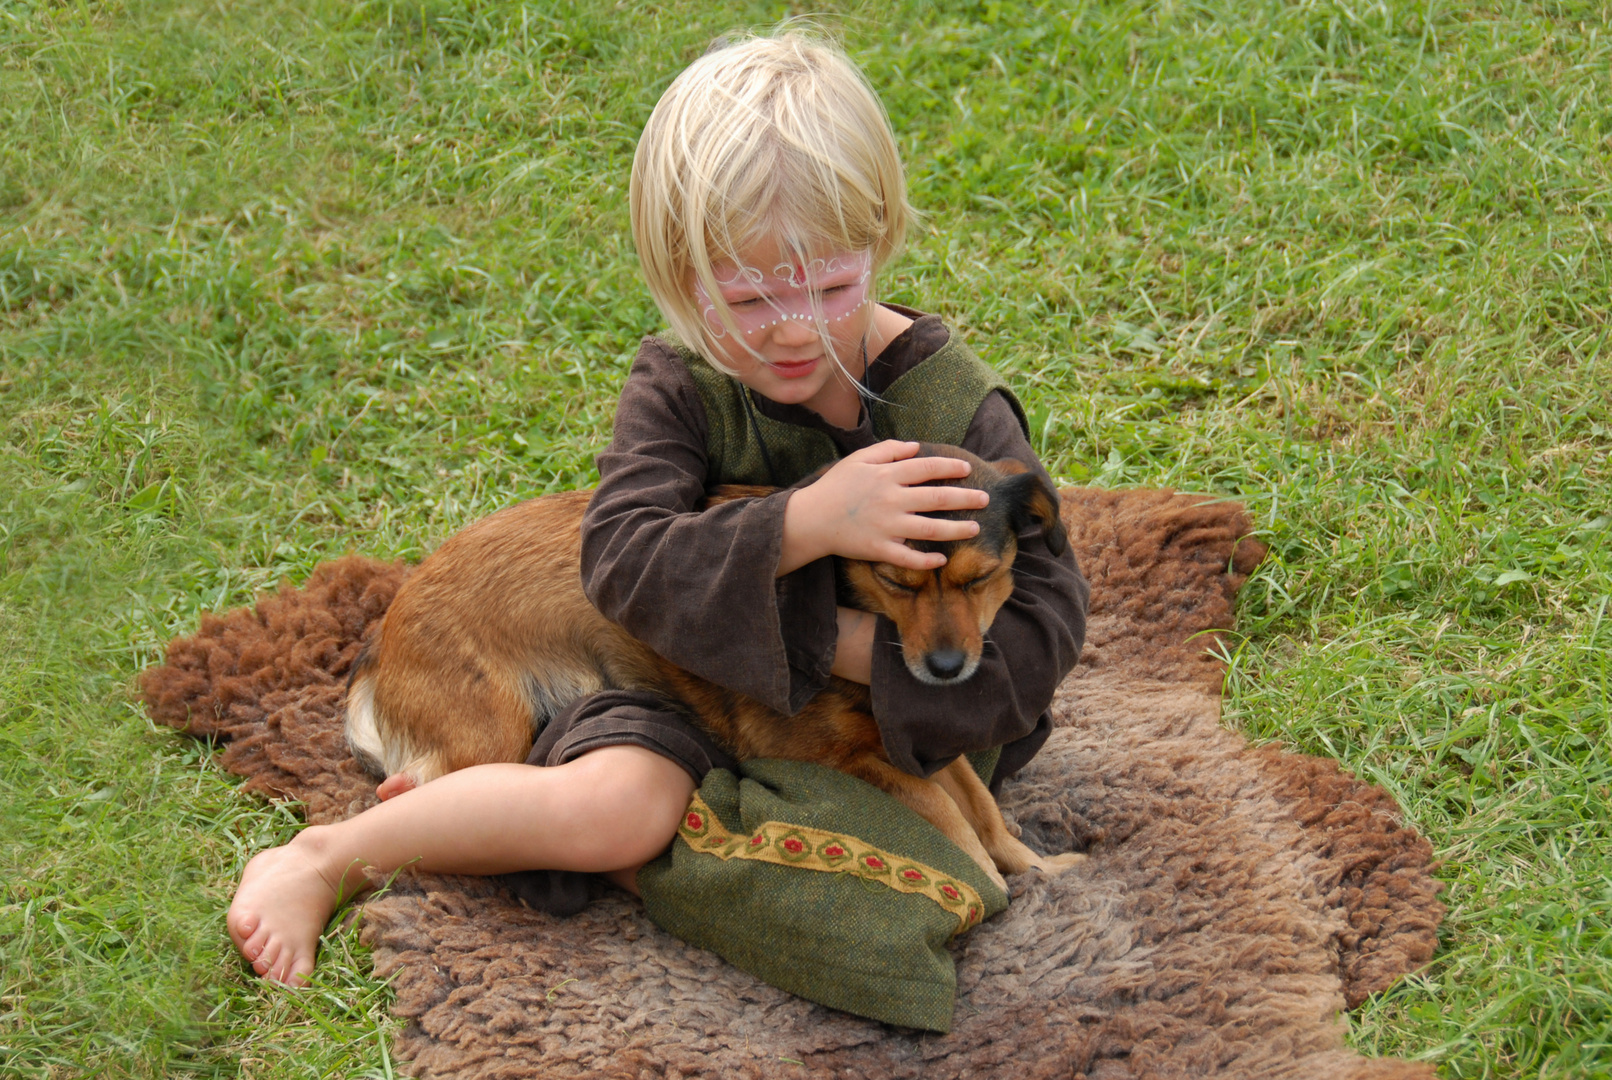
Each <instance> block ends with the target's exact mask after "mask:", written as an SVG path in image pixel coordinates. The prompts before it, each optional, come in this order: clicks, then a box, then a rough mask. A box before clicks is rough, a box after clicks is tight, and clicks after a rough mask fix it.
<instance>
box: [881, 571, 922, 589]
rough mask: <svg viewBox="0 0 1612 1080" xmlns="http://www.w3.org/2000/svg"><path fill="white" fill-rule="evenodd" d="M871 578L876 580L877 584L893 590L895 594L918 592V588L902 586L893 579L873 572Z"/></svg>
mask: <svg viewBox="0 0 1612 1080" xmlns="http://www.w3.org/2000/svg"><path fill="white" fill-rule="evenodd" d="M873 576H874V577H876V578H878V579H879V584H880V585H883V586H884V587H885V588H887V589H894V590H895V591H897V592H904V593H915V592H917V591H918V587H917V586H916V585H904V584H902V583H901V582H899V581H897V580H896V579H895V578H892V577H886V576H885V575H884V574H880V573H877V572H875V573H874V575H873Z"/></svg>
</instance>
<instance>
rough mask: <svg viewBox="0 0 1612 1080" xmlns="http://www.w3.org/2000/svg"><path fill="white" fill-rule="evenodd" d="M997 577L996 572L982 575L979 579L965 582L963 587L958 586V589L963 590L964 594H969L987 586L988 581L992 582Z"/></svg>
mask: <svg viewBox="0 0 1612 1080" xmlns="http://www.w3.org/2000/svg"><path fill="white" fill-rule="evenodd" d="M995 576H996V571H995V570H992V571H991V572H990V573H988V574H981V575H980V576H979V577H977V578H974V579H972V580H970V581H965V582H963V583H962V584H961V585H959V586H958V588H960V589H962V590H963V591H964V592H968V591H969V590H971V589H977V588H979V587H980V586H981V585H983V584H985V583H986V582H987V581H990V580H991V578H993V577H995Z"/></svg>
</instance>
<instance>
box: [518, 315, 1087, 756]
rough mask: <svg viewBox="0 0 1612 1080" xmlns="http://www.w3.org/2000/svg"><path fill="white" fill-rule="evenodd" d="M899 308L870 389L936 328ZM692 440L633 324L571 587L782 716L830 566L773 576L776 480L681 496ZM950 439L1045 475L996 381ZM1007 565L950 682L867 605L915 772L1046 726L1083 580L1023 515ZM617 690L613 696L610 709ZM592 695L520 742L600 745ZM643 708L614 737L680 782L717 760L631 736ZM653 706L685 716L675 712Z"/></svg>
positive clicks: (670, 360)
mask: <svg viewBox="0 0 1612 1080" xmlns="http://www.w3.org/2000/svg"><path fill="white" fill-rule="evenodd" d="M898 310H902V311H903V313H904V314H907V315H909V316H911V317H913V318H914V320H915V321H914V322H913V324H912V326H910V327H908V328H907V330H905V331H904V332H903V333H902V334H900V335H899V336H897V337H896V338H895V339H894V340H893V341H891V342H890V343H889V345H887V346H886V348H885V349H884V351H883V352H882V353H881V354H880V355H879V356H878V357H877V358H876V359H875V360H874V361H873V362H872V363H871V364H870V365H869V370H868V376H867V383H868V387H869V389H871V390H872V391H873V392H874V393H878V392H880V391H881V390H882V389H884V388H885V387H888V386H889V385H890V384H891V383H892V382H894V381H895V380H896V379H897V378H899V377H900V376H901V375H903V374H905V373H906V372H907V371H909V370H910V369H912V368H913V367H915V366H917V365H918V364H920V363H921V362H922V361H923V360H924V359H925V358H927V357H928V356H930V355H932V354H933V353H934V352H935V351H936V350H937V349H939V348H940V347H941V346H942V345H944V344H945V343H946V340H947V338H948V336H949V331H948V330H947V328H946V327H945V325H944V324H943V323H942V322H941V320H940V319H939V318H938V317H936V316H932V315H928V316H926V315H922V314H921V313H919V312H910V311H906V310H905V309H898ZM752 399H753V402H754V404H755V406H756V408H757V409H758V410H759V411H761V412H762V413H764V414H766V415H767V416H769V417H771V418H773V419H775V420H780V421H783V422H786V423H792V424H799V425H803V426H806V427H811V428H815V429H817V430H819V431H822V432H825V433H826V434H827V435H828V436H829V437H830V438H832V439H833V441H834V443H835V445H836V447H837V448H838V449H839V451H840V453H841V454H842V455H843V454H848V453H851V452H853V451H856V450H859V449H862V448H863V447H867V446H871V445H873V444H874V443H876V442H878V441H880V439H881V438H882V436H881V435H880V433H878V432H877V431H875V430H874V429H873V425H872V423H871V418H870V415H869V413H868V411H867V410H866V409H864V410H863V412H862V417H861V421H860V423H859V424H858V426H857V427H855V428H852V429H843V428H837V427H834V426H833V425H831V424H829V423H828V422H826V421H825V420H823V419H822V418H821V417H820V416H818V415H817V414H816V413H814V412H812V411H811V410H809V409H807V408H805V407H803V406H798V405H784V404H779V403H777V402H774V401H771V400H769V399H767V398H763V397H761V396H759V395H752ZM706 446H707V421H706V415H705V407H704V404H703V403H702V401H701V399H700V396H699V392H698V390H697V389H696V388H695V385H694V381H693V378H692V377H691V376H690V375H689V372H688V368H687V366H686V365H685V364H684V362H683V361H682V360H681V359H680V358H679V357H678V355H677V353H676V352H675V351H674V350H673V349H672V348H671V346H670V345H668V344H667V343H666V342H664V341H662V340H660V339H658V338H646V339H645V340H644V343H643V346H642V347H641V348H640V350H639V353H638V358H637V360H636V361H635V362H634V364H633V367H632V371H631V373H630V374H629V375H628V378H627V383H626V385H625V386H624V387H623V388H622V393H621V401H620V404H619V405H618V406H617V409H616V425H615V435H614V437H613V438H612V440H611V442H610V446H609V448H608V449H606V450H605V451H604V452H603V453H601V454H600V455H599V458H598V463H599V475H600V481H599V487H598V490H597V491H596V492H595V494H594V496H593V500H592V502H591V503H590V504H589V506H588V511H587V515H586V517H585V518H584V519H583V524H582V582H583V587H584V589H585V590H586V592H587V594H588V598H589V599H590V600H592V601H593V603H594V604H595V605H596V606H597V607H598V608H599V610H600V611H601V612H603V613H604V614H605V616H606V617H608V618H610V619H613V620H614V621H616V622H618V623H620V624H621V625H622V626H623V627H625V628H626V629H627V630H628V631H629V632H631V633H632V634H633V635H634V636H635V637H637V638H639V639H640V640H642V641H644V642H646V643H647V644H649V645H650V646H651V647H652V648H654V649H655V650H656V651H657V652H659V653H660V654H661V655H662V656H665V657H666V658H667V659H669V660H671V661H673V662H674V663H676V664H678V665H680V666H682V667H684V668H686V669H688V670H689V671H692V672H694V673H695V674H697V675H700V676H702V677H704V678H706V679H709V680H711V681H712V682H715V683H718V684H719V685H722V686H725V687H727V688H728V689H731V690H735V691H738V692H740V693H743V694H746V695H748V696H750V697H753V698H755V699H757V700H758V701H761V702H763V703H764V704H766V705H768V706H770V707H772V708H774V709H777V710H778V711H779V712H782V713H785V714H792V713H794V712H796V711H798V710H799V709H800V708H801V707H802V706H803V705H804V704H805V703H806V702H807V701H809V700H810V699H811V698H812V696H813V695H815V694H816V693H817V692H818V691H819V690H821V689H822V688H823V686H824V685H825V684H826V683H827V681H828V679H829V677H830V675H829V670H830V667H831V666H832V664H833V660H834V648H835V640H836V633H837V622H836V618H835V591H834V572H833V567H832V565H831V562H830V560H828V559H820V560H818V561H817V562H814V563H811V564H808V565H807V566H804V567H801V568H800V569H798V570H796V571H794V572H792V573H790V574H786V575H784V576H783V577H778V576H777V575H776V570H777V566H778V558H779V552H780V549H781V545H782V541H783V517H784V504H785V502H786V501H787V499H788V494H789V492H788V490H787V489H786V490H784V491H781V492H779V493H777V494H774V495H771V496H768V497H765V498H760V499H746V500H739V501H736V502H731V503H724V504H721V505H719V506H715V507H711V508H710V509H707V510H696V509H695V508H696V507H697V506H698V504H699V503H700V501H701V499H702V498H703V497H704V495H705V491H706V483H707V476H708V475H709V472H710V470H709V469H708V461H707V451H706ZM963 447H964V448H965V449H967V450H971V451H973V452H974V453H975V454H978V455H979V456H980V457H982V458H985V459H987V460H995V459H1000V458H1006V457H1011V458H1016V459H1017V460H1019V461H1022V462H1024V463H1025V464H1026V465H1027V466H1029V467H1030V468H1032V469H1035V470H1036V471H1037V472H1038V473H1040V474H1041V475H1042V476H1043V477H1046V472H1045V470H1044V469H1043V468H1042V466H1041V463H1040V462H1039V461H1038V460H1037V459H1036V456H1035V453H1034V451H1033V450H1032V449H1031V448H1030V444H1029V442H1028V440H1027V439H1026V438H1025V434H1024V431H1023V428H1022V427H1021V426H1020V423H1019V420H1018V417H1017V416H1016V414H1015V412H1014V409H1013V407H1012V406H1011V405H1010V404H1009V403H1008V400H1007V398H1005V397H1003V396H1002V395H1001V394H1000V393H996V392H993V393H991V394H990V395H988V396H987V397H986V399H985V401H984V402H983V403H982V404H981V405H980V407H979V411H978V412H977V413H976V414H975V417H974V420H973V423H972V424H971V425H970V427H969V429H968V434H967V436H966V437H965V438H964V440H963ZM785 479H788V480H793V479H796V478H785ZM1013 574H1014V581H1015V588H1014V591H1013V595H1012V596H1011V597H1010V598H1009V599H1008V601H1007V603H1006V604H1004V605H1003V607H1002V609H1001V611H1000V613H999V614H998V615H997V618H996V622H995V623H994V624H992V626H991V629H990V632H989V634H988V637H989V639H990V641H991V643H992V647H990V648H988V649H987V650H986V653H985V656H984V658H983V659H982V661H981V663H980V666H979V669H978V671H977V672H976V673H975V675H974V676H973V677H972V678H970V679H969V680H968V681H967V682H965V683H963V684H961V685H959V686H952V687H933V686H928V685H926V684H924V683H921V682H919V681H918V680H917V679H915V678H913V677H912V675H911V673H910V672H908V670H907V668H906V665H905V663H903V662H902V659H901V647H900V642H899V640H898V639H897V637H896V634H895V631H894V626H893V625H892V624H891V623H890V622H889V620H887V619H884V618H882V617H881V618H880V620H879V624H878V629H877V631H876V633H875V645H874V652H873V681H872V697H873V714H874V718H875V719H876V720H877V722H878V724H879V730H880V733H881V734H882V736H883V739H884V745H885V750H886V752H887V753H888V754H889V756H890V760H891V761H892V762H894V763H895V764H896V765H897V766H898V767H900V768H902V769H905V770H906V771H908V772H911V773H914V774H916V775H920V776H922V775H928V774H929V773H932V772H934V771H935V770H936V769H939V768H941V767H943V766H945V765H946V764H947V763H948V762H950V761H951V760H952V759H954V758H955V757H957V756H958V755H959V754H962V753H967V752H970V751H974V750H983V749H986V748H989V747H993V746H1001V747H1003V753H1002V757H1001V760H1000V764H999V766H998V770H997V782H998V783H999V782H1000V779H1001V778H1002V777H1005V776H1008V775H1011V774H1012V773H1013V772H1016V771H1017V770H1018V769H1019V768H1021V767H1022V766H1023V765H1024V764H1025V763H1026V762H1028V761H1029V760H1030V758H1031V757H1033V756H1034V755H1035V753H1036V751H1037V750H1039V749H1040V748H1041V744H1042V743H1043V742H1044V741H1045V740H1046V737H1047V734H1048V732H1049V731H1050V730H1051V719H1050V717H1049V716H1048V715H1047V712H1046V710H1047V707H1048V705H1049V704H1050V702H1051V701H1052V694H1053V691H1054V690H1055V689H1056V687H1057V685H1058V683H1059V682H1060V681H1061V680H1062V678H1063V676H1064V675H1065V674H1066V673H1067V672H1068V671H1069V669H1070V668H1072V667H1073V666H1074V664H1075V661H1076V659H1077V658H1078V656H1079V653H1080V647H1081V643H1082V641H1083V640H1084V638H1085V627H1086V606H1087V597H1088V593H1089V590H1088V588H1087V585H1086V582H1085V580H1084V578H1082V577H1081V575H1080V571H1079V569H1078V568H1077V567H1076V565H1075V561H1074V557H1073V556H1072V555H1071V554H1069V553H1068V552H1065V554H1064V555H1062V556H1058V557H1055V556H1053V555H1052V554H1051V553H1050V552H1049V551H1048V550H1047V547H1046V544H1045V543H1044V542H1043V541H1042V539H1041V535H1040V531H1039V529H1036V528H1032V529H1031V530H1029V531H1027V532H1025V533H1024V534H1023V535H1022V536H1021V537H1020V540H1019V554H1018V558H1017V560H1016V561H1015V563H1014V566H1013ZM625 704H626V703H625V702H618V703H616V710H615V711H621V709H622V707H623V706H625ZM604 705H605V703H604V702H600V703H599V706H600V707H599V708H595V707H591V706H589V705H587V704H584V703H579V706H580V708H578V709H576V710H572V711H573V712H575V713H576V715H575V716H574V717H573V716H565V717H557V718H556V719H555V720H554V721H553V722H552V723H551V729H553V730H551V731H547V732H545V733H544V736H545V738H543V739H540V746H542V747H543V748H544V749H545V750H552V751H556V752H555V753H553V754H552V755H549V754H544V755H537V754H535V753H534V757H542V758H547V759H548V763H550V764H558V763H559V761H560V760H568V759H569V758H571V757H574V756H576V754H577V753H580V752H584V751H583V747H584V746H585V747H586V749H592V748H593V747H594V746H597V745H606V744H607V743H608V742H609V741H610V740H611V736H610V734H609V730H608V729H609V727H610V720H609V719H608V714H611V710H610V709H608V708H604V707H603V706H604ZM622 719H623V720H628V719H629V718H628V717H627V716H623V717H622ZM650 719H651V718H650V717H649V716H648V714H647V713H646V711H645V709H644V707H643V703H638V704H636V705H634V707H633V709H632V716H631V718H630V723H627V724H625V725H624V726H623V730H622V732H621V737H620V738H619V739H616V740H615V741H618V742H628V743H637V744H639V745H647V746H650V747H651V748H652V749H656V750H659V751H660V752H661V753H664V754H666V756H668V757H672V758H673V759H674V760H679V761H680V762H681V763H682V764H683V765H684V767H685V768H687V769H689V771H690V772H691V773H693V774H694V775H695V778H696V780H698V779H699V778H700V776H701V775H702V770H703V769H704V768H708V767H710V765H711V764H714V763H715V762H714V761H713V760H712V758H711V755H710V754H709V753H708V752H706V751H707V750H708V748H709V740H705V749H702V751H701V753H700V754H698V755H696V756H695V758H696V759H695V760H688V761H684V760H683V757H684V755H682V754H680V753H677V752H675V751H674V749H673V748H672V747H670V746H667V745H664V744H662V743H657V740H656V739H655V738H654V737H653V736H650V735H648V734H646V729H645V725H646V723H648V722H649V720H650ZM667 720H668V722H669V723H670V724H671V725H673V726H674V727H677V728H680V729H683V730H685V731H686V730H687V727H688V722H687V721H686V720H685V719H683V718H682V717H679V716H675V715H668V716H667ZM572 723H576V724H584V725H586V727H587V728H588V731H589V734H588V736H587V737H586V738H584V739H581V740H580V741H579V740H576V739H573V738H572V737H570V736H568V735H565V734H564V732H563V731H562V730H561V729H564V728H566V727H567V726H568V724H572ZM577 734H580V731H579V732H577ZM668 741H670V742H679V741H680V740H679V737H676V736H673V737H671V738H670V739H669V740H668ZM572 742H576V743H577V746H576V748H575V749H574V750H572V751H571V752H569V753H562V752H559V751H560V747H561V744H566V745H569V744H570V743H572ZM545 744H546V745H545ZM536 749H537V748H534V750H536ZM534 763H537V762H534Z"/></svg>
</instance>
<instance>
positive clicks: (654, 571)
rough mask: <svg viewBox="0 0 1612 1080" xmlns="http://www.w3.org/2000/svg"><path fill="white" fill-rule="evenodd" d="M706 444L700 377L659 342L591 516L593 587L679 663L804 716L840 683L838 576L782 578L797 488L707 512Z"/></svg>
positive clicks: (609, 451)
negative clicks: (781, 559)
mask: <svg viewBox="0 0 1612 1080" xmlns="http://www.w3.org/2000/svg"><path fill="white" fill-rule="evenodd" d="M706 434H707V420H706V416H705V405H704V403H703V402H702V401H701V400H700V396H699V391H698V390H696V389H695V387H694V380H693V379H692V378H691V377H690V376H689V374H688V369H687V368H686V367H685V366H684V364H683V362H682V360H681V359H679V358H678V356H677V354H676V353H675V352H673V351H672V350H671V348H670V347H669V346H667V345H666V344H665V343H663V342H660V341H657V340H656V339H653V338H649V339H646V340H645V342H644V345H643V347H642V348H641V349H639V352H638V358H637V359H636V360H635V361H634V362H633V366H632V371H631V372H630V373H629V374H628V376H627V382H626V385H625V386H623V387H622V391H621V400H620V402H619V404H617V406H616V427H615V434H614V436H613V437H612V438H611V440H610V445H609V447H608V448H606V449H605V451H604V452H603V453H601V454H600V455H599V458H598V464H599V487H598V490H596V491H595V492H594V495H593V499H592V500H591V501H590V502H589V503H588V511H587V514H586V515H585V516H584V517H583V520H582V587H583V590H584V591H585V592H586V593H587V595H588V599H589V600H591V601H592V602H593V604H594V606H595V607H597V608H598V609H599V610H600V611H601V612H603V613H604V615H605V617H606V618H608V619H611V620H613V621H615V622H617V623H619V624H620V625H621V626H623V627H625V628H626V629H627V631H628V633H630V634H632V635H633V636H634V637H636V638H638V639H639V640H640V641H643V642H645V643H646V644H648V645H649V646H650V647H651V648H653V649H654V650H655V651H656V652H658V653H660V654H661V655H662V656H664V657H666V659H668V660H670V661H672V662H673V663H674V664H677V665H678V666H679V667H682V668H685V669H687V670H689V671H692V672H693V673H695V674H696V675H699V676H701V677H702V678H706V679H709V680H711V681H712V682H714V683H716V684H718V685H719V686H724V687H727V688H728V689H730V690H734V691H736V692H738V693H741V694H745V695H748V696H749V697H753V698H755V699H756V700H757V701H760V702H763V703H764V704H766V705H768V706H770V707H772V708H774V709H777V710H778V711H779V712H782V713H786V714H792V713H795V712H797V711H799V710H800V708H801V707H802V706H804V705H805V704H806V702H807V701H809V700H811V697H812V695H814V694H816V693H817V691H818V690H820V689H822V688H823V686H825V685H826V684H827V682H828V679H829V668H830V666H831V665H832V663H833V657H834V642H835V636H836V632H837V624H836V621H835V617H834V569H833V566H832V564H831V562H830V560H827V559H819V560H818V561H817V562H814V563H810V564H808V565H806V566H803V567H801V568H800V569H799V570H796V571H794V572H793V573H790V574H786V575H784V576H783V577H778V576H776V571H777V568H778V556H779V552H780V549H781V547H782V544H783V525H784V504H785V502H786V501H787V500H788V493H787V492H778V493H777V494H775V495H769V496H767V497H766V498H761V499H741V500H738V501H735V502H728V503H722V504H720V505H717V506H713V507H711V508H709V509H707V510H697V509H696V507H697V506H698V505H699V504H700V500H701V499H703V498H704V496H705V483H706V476H707V475H708V468H707V460H706ZM786 627H787V628H788V630H789V634H788V636H787V638H786V637H785V634H784V628H786Z"/></svg>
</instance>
